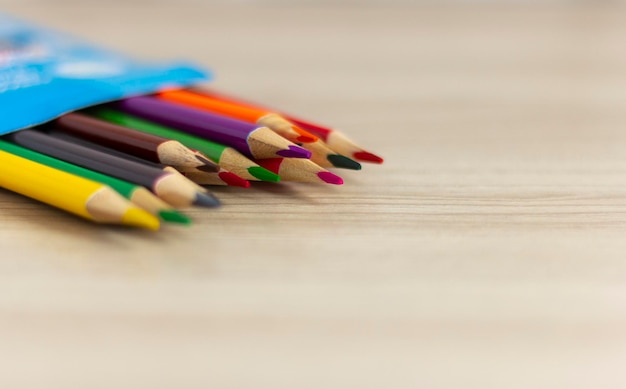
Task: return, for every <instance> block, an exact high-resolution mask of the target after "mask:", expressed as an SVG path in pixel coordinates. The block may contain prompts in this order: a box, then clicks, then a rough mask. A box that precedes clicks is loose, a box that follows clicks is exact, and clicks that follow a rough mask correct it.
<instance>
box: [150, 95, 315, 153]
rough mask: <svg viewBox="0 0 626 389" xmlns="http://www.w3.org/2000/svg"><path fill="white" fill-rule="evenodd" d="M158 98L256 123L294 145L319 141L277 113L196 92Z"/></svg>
mask: <svg viewBox="0 0 626 389" xmlns="http://www.w3.org/2000/svg"><path fill="white" fill-rule="evenodd" d="M157 97H159V98H161V99H164V100H168V101H172V102H175V103H179V104H183V105H186V106H190V107H195V108H200V109H203V110H207V111H209V112H212V113H216V114H218V115H224V116H228V117H231V118H234V119H239V120H242V121H244V122H249V123H256V124H258V125H259V126H263V127H268V128H270V129H272V130H274V132H276V133H277V134H279V135H281V136H283V137H285V138H287V139H289V140H290V141H292V142H294V143H309V142H315V141H316V140H317V139H318V137H317V136H315V135H313V134H311V133H310V132H307V131H304V130H302V129H300V128H298V127H297V126H295V125H294V124H293V123H290V122H289V121H288V120H287V119H285V118H283V117H281V116H280V115H279V114H277V113H274V112H269V111H266V110H262V109H258V108H253V107H245V106H242V105H238V104H232V103H229V102H227V101H221V100H217V99H214V98H212V97H211V96H207V95H202V94H198V93H195V92H194V91H190V90H168V91H163V92H161V93H158V94H157Z"/></svg>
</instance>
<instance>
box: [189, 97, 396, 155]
mask: <svg viewBox="0 0 626 389" xmlns="http://www.w3.org/2000/svg"><path fill="white" fill-rule="evenodd" d="M191 90H192V91H193V92H194V93H197V94H202V95H207V96H210V97H212V98H214V99H217V100H221V101H224V102H228V103H231V104H239V105H242V106H245V107H250V108H259V109H266V108H263V107H261V106H260V105H259V104H257V103H252V102H250V101H245V100H243V99H240V98H238V97H234V96H231V95H228V94H225V93H222V92H217V91H214V90H209V89H205V88H192V89H191ZM279 113H280V115H281V116H282V117H284V118H285V119H287V120H289V121H290V122H291V123H293V124H295V125H296V126H298V128H301V129H303V130H306V131H309V132H310V133H313V134H315V135H317V136H319V137H320V138H321V139H322V140H323V141H324V142H326V144H327V145H328V146H329V147H330V148H331V149H332V150H335V151H336V152H338V153H339V154H342V155H345V156H347V157H349V158H353V159H355V160H357V161H361V162H372V163H383V161H384V160H383V158H381V157H379V156H378V155H376V154H374V153H371V152H369V151H367V150H365V149H364V148H362V147H361V146H359V145H357V144H356V142H354V141H353V140H352V139H350V138H349V137H348V136H347V135H346V134H344V133H343V132H341V131H339V130H336V129H333V128H330V127H326V126H323V125H321V124H318V123H313V122H311V121H306V120H303V119H300V118H298V117H296V116H293V115H291V114H288V113H285V112H282V111H281V112H279Z"/></svg>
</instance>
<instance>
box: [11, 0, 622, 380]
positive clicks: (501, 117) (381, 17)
mask: <svg viewBox="0 0 626 389" xmlns="http://www.w3.org/2000/svg"><path fill="white" fill-rule="evenodd" d="M7 9H8V10H9V11H12V12H14V13H17V14H19V15H22V16H24V17H29V18H31V19H34V20H36V21H40V22H46V23H47V24H49V25H52V26H55V27H58V28H63V29H65V30H69V31H72V32H74V33H78V34H81V35H83V36H85V37H87V38H89V39H91V40H95V41H97V42H99V43H102V44H106V45H109V46H111V47H116V48H119V49H122V50H125V51H130V52H135V53H136V54H137V55H141V56H146V57H152V58H163V59H165V58H173V57H185V58H189V59H191V60H195V61H196V62H198V63H201V64H203V65H206V66H210V67H212V68H213V69H214V70H215V72H216V75H217V79H216V81H215V83H214V85H215V87H221V88H224V89H225V90H226V91H229V92H232V93H235V94H240V95H242V96H246V97H248V98H250V99H253V100H254V99H257V100H259V101H263V102H266V103H268V104H272V105H275V106H277V107H282V108H284V109H285V110H287V111H291V112H292V113H294V114H299V115H300V116H303V117H309V118H312V119H319V120H320V121H322V122H326V123H330V124H334V125H336V126H338V127H340V128H342V129H343V130H344V131H345V132H347V133H348V134H350V135H351V136H352V137H353V138H355V139H357V140H359V141H360V143H362V144H363V145H364V146H366V147H368V148H370V149H372V150H373V151H376V152H379V153H380V154H381V155H383V156H385V157H386V163H385V164H384V165H382V166H372V165H365V166H364V170H363V171H361V172H351V171H339V170H337V171H336V172H339V173H341V175H342V176H343V177H344V179H345V180H346V184H345V185H344V186H343V187H332V186H321V185H306V184H285V185H272V184H267V185H263V184H259V185H254V186H253V188H251V189H249V190H244V189H239V188H216V189H215V191H216V193H217V194H218V195H219V196H220V198H221V199H222V200H223V202H224V207H223V208H222V209H220V210H218V211H207V210H192V211H190V212H189V214H190V215H191V216H193V218H194V220H195V225H194V226H193V227H191V228H175V227H168V228H166V229H165V230H164V231H162V232H160V233H158V234H152V233H147V232H136V231H130V230H127V229H116V228H102V227H99V226H93V225H91V224H89V223H86V222H83V221H80V220H77V219H75V218H73V217H70V216H67V215H65V214H62V213H60V212H57V211H55V210H52V209H49V208H46V207H44V206H42V205H39V204H36V203H34V202H32V201H29V200H26V199H23V198H21V197H19V196H17V195H14V194H11V193H7V192H0V218H1V219H0V220H1V221H2V223H0V246H1V247H2V253H3V254H2V256H1V259H0V344H2V347H1V348H0V360H2V362H3V363H2V366H3V367H2V368H1V369H2V373H1V374H0V383H1V384H2V387H12V388H40V387H47V388H84V387H103V388H104V387H107V388H110V387H114V386H117V387H122V388H138V387H139V388H144V387H145V388H171V387H185V388H207V387H216V388H250V387H255V388H321V387H323V388H460V387H462V388H529V387H533V388H551V389H552V388H568V389H571V388H588V387H602V388H619V387H621V386H622V384H623V382H624V379H625V378H626V377H625V373H624V370H623V362H624V361H625V360H626V352H625V351H624V350H626V348H625V347H624V346H626V333H625V331H624V324H626V309H625V308H626V289H625V287H624V279H626V239H625V238H624V232H625V229H626V152H625V150H626V51H625V50H624V49H623V40H624V39H623V37H624V36H625V35H626V14H624V13H623V12H621V11H619V9H618V8H611V7H608V6H604V7H592V6H586V7H584V6H579V7H562V8H558V7H545V6H539V5H537V6H534V7H530V6H527V7H503V6H499V7H498V6H491V7H487V6H482V7H471V8H470V7H434V6H430V7H408V6H407V7H382V6H379V7H376V6H367V7H363V6H356V5H355V6H341V7H331V6H284V7H277V6H276V7H263V6H260V5H250V4H240V5H233V6H227V5H215V4H206V5H202V4H201V3H197V4H194V5H193V6H191V5H189V6H185V7H177V6H176V5H175V4H174V5H172V4H170V5H168V4H160V3H159V4H155V5H154V6H150V7H149V8H144V7H141V6H133V5H119V6H112V5H106V6H105V5H94V6H92V7H88V6H80V5H72V4H65V3H61V4H57V5H52V4H49V3H47V2H40V3H37V4H31V5H28V4H23V5H19V4H12V5H10V6H8V7H7ZM272 18H273V20H279V21H280V22H279V23H278V22H277V23H263V22H261V21H264V20H269V19H272ZM112 20H115V23H114V27H112V23H111V21H112ZM164 26H165V27H166V28H164Z"/></svg>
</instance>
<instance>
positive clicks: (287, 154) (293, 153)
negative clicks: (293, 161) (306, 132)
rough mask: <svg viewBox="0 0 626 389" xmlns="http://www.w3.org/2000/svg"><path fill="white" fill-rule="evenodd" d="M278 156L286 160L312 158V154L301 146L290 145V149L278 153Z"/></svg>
mask: <svg viewBox="0 0 626 389" xmlns="http://www.w3.org/2000/svg"><path fill="white" fill-rule="evenodd" d="M276 154H277V155H278V156H280V157H284V158H306V159H309V158H311V152H310V151H309V150H307V149H303V148H302V147H300V146H295V145H290V146H289V148H288V149H284V150H280V151H277V152H276Z"/></svg>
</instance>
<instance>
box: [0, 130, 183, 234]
mask: <svg viewBox="0 0 626 389" xmlns="http://www.w3.org/2000/svg"><path fill="white" fill-rule="evenodd" d="M0 150H4V151H6V152H8V153H11V154H14V155H17V156H19V157H23V158H26V159H29V160H31V161H34V162H38V163H41V164H43V165H46V166H50V167H53V168H55V169H59V170H63V171H65V172H67V173H71V174H74V175H77V176H80V177H84V178H87V179H90V180H93V181H96V182H99V183H102V184H106V185H109V186H110V187H111V188H113V189H114V190H115V191H117V192H118V193H119V194H121V195H122V196H124V197H126V198H127V199H129V200H130V201H131V202H132V203H134V204H135V205H137V206H138V207H141V208H143V209H145V210H146V211H148V212H150V213H152V214H154V215H156V216H159V217H160V218H161V219H163V220H164V221H166V222H173V223H181V224H190V223H191V219H189V218H188V217H187V216H185V215H183V214H182V213H180V212H178V211H176V210H175V209H174V208H172V207H171V206H170V205H168V204H167V203H165V202H163V201H162V200H161V199H159V198H158V197H156V196H155V195H153V194H152V193H151V192H150V191H149V190H148V189H146V188H144V187H142V186H138V185H134V184H131V183H129V182H126V181H122V180H119V179H117V178H114V177H109V176H107V175H105V174H101V173H98V172H94V171H91V170H89V169H85V168H83V167H80V166H77V165H73V164H71V163H67V162H65V161H61V160H59V159H56V158H52V157H49V156H47V155H44V154H41V153H38V152H36V151H33V150H29V149H27V148H24V147H22V146H18V145H16V144H13V143H9V142H7V141H5V140H1V139H0Z"/></svg>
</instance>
